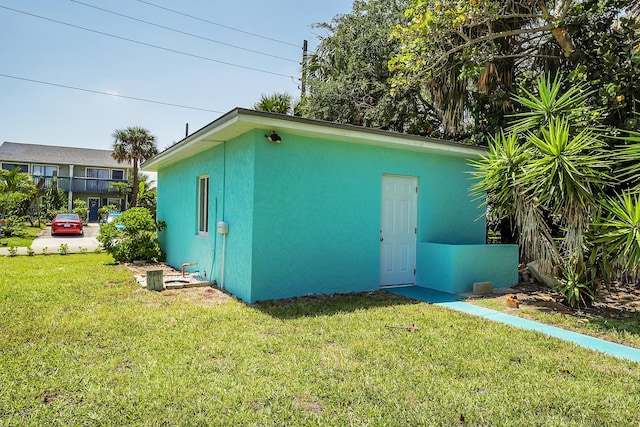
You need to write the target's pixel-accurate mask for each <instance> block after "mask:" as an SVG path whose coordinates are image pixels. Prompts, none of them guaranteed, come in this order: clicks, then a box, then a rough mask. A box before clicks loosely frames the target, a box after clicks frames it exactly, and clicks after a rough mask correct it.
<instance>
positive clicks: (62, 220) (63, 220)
mask: <svg viewBox="0 0 640 427" xmlns="http://www.w3.org/2000/svg"><path fill="white" fill-rule="evenodd" d="M55 234H80V235H82V234H83V230H82V219H80V215H78V214H75V213H59V214H58V215H56V216H55V217H53V221H51V235H52V236H53V235H55Z"/></svg>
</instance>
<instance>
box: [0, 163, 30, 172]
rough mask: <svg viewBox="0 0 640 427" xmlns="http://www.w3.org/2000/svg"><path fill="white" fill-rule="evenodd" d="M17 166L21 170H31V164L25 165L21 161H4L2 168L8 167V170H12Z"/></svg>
mask: <svg viewBox="0 0 640 427" xmlns="http://www.w3.org/2000/svg"><path fill="white" fill-rule="evenodd" d="M15 168H20V172H27V173H28V172H29V165H24V164H21V163H3V164H2V169H6V170H8V171H12V170H14V169H15Z"/></svg>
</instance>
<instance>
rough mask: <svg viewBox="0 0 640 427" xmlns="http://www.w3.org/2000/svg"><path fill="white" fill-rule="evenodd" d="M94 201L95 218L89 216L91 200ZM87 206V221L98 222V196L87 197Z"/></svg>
mask: <svg viewBox="0 0 640 427" xmlns="http://www.w3.org/2000/svg"><path fill="white" fill-rule="evenodd" d="M92 200H95V201H96V218H91V201H92ZM87 207H88V208H89V213H88V214H87V220H88V221H98V222H100V213H99V210H100V197H87Z"/></svg>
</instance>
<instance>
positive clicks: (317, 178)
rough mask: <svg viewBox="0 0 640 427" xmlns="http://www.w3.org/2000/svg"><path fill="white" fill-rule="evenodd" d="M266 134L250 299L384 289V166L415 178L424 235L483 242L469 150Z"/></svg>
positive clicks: (260, 153)
mask: <svg viewBox="0 0 640 427" xmlns="http://www.w3.org/2000/svg"><path fill="white" fill-rule="evenodd" d="M263 134H264V132H259V131H256V132H255V137H256V139H257V141H256V147H255V150H256V151H255V153H256V156H255V161H256V164H255V205H254V208H255V216H254V234H253V237H254V240H253V284H252V301H256V300H264V299H274V298H282V297H289V296H300V295H307V294H312V293H334V292H353V291H364V290H375V289H378V288H379V259H380V241H379V237H380V207H381V186H382V176H383V174H392V175H393V174H395V175H405V176H416V177H418V183H419V187H420V192H419V195H418V239H417V240H418V242H420V241H431V242H438V243H452V244H464V243H467V244H478V243H484V239H485V227H484V221H483V220H477V219H478V217H480V215H481V214H482V211H481V210H480V209H479V208H478V206H477V205H478V204H477V203H476V202H473V201H472V200H471V198H470V197H469V193H468V191H469V185H470V184H471V182H470V181H469V180H468V175H467V174H466V172H465V171H467V170H468V166H467V160H465V159H462V158H456V157H446V156H442V155H435V154H426V153H420V152H409V151H404V150H397V149H390V148H381V147H373V146H366V145H356V144H349V143H344V142H336V141H329V140H313V139H311V138H306V137H301V136H297V135H293V134H286V133H280V135H281V137H282V144H270V143H267V142H266V141H265V140H264V135H263ZM420 248H421V246H418V248H417V249H418V253H417V257H418V258H420V257H422V256H423V254H422V253H421V251H420Z"/></svg>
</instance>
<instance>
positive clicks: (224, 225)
mask: <svg viewBox="0 0 640 427" xmlns="http://www.w3.org/2000/svg"><path fill="white" fill-rule="evenodd" d="M228 232H229V223H228V222H226V221H220V222H219V223H218V233H220V234H227V233H228Z"/></svg>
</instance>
